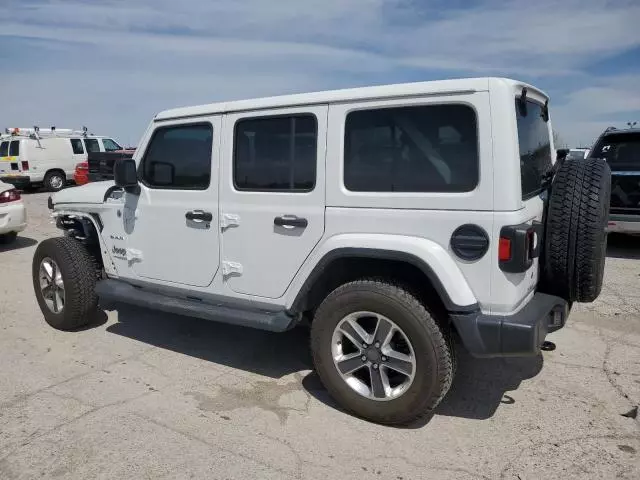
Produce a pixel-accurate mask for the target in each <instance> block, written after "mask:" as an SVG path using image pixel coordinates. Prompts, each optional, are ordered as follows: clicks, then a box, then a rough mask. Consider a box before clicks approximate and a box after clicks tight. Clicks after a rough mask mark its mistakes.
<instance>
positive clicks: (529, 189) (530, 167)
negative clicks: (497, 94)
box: [515, 99, 551, 199]
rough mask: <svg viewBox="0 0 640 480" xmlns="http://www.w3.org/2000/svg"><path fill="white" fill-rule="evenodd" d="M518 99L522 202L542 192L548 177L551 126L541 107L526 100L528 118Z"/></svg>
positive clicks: (517, 114)
mask: <svg viewBox="0 0 640 480" xmlns="http://www.w3.org/2000/svg"><path fill="white" fill-rule="evenodd" d="M519 103H520V100H519V99H516V101H515V106H516V117H517V121H518V144H519V145H520V183H521V186H522V198H523V199H527V198H531V197H533V196H535V195H537V194H538V193H540V192H541V191H542V183H543V179H544V175H545V173H547V171H548V170H549V169H550V168H551V141H550V136H549V126H548V124H547V122H545V121H544V118H543V116H542V105H540V104H539V103H536V102H533V101H531V100H527V111H526V115H523V113H524V112H521V109H520V105H519Z"/></svg>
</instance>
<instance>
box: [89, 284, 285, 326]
mask: <svg viewBox="0 0 640 480" xmlns="http://www.w3.org/2000/svg"><path fill="white" fill-rule="evenodd" d="M96 294H97V295H98V296H99V297H100V300H107V301H111V302H116V303H118V302H121V303H127V304H130V305H137V306H139V307H144V308H150V309H152V310H160V311H163V312H167V313H174V314H176V315H184V316H187V317H196V318H202V319H204V320H213V321H215V322H222V323H229V324H232V325H240V326H243V327H252V328H257V329H260V330H268V331H271V332H284V331H285V330H289V329H290V328H292V327H293V326H294V325H295V324H296V322H295V319H294V318H292V317H290V316H289V315H287V314H286V313H285V311H284V310H282V311H279V312H268V311H261V310H249V309H241V308H238V307H229V306H224V305H214V304H211V303H205V302H204V301H202V300H199V299H191V298H179V297H171V296H167V295H165V294H162V293H156V292H154V291H151V290H148V289H146V288H143V287H135V286H133V285H131V284H129V283H126V282H123V281H120V280H113V279H106V280H100V281H99V282H98V283H97V284H96Z"/></svg>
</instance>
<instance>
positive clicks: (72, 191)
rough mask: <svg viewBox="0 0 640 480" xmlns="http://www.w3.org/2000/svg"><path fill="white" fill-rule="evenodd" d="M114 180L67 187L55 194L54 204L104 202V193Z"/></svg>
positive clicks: (53, 197) (113, 184) (112, 184)
mask: <svg viewBox="0 0 640 480" xmlns="http://www.w3.org/2000/svg"><path fill="white" fill-rule="evenodd" d="M113 186H115V183H114V182H112V181H108V182H93V183H87V184H86V185H82V186H80V187H73V188H67V189H65V190H61V191H59V192H58V193H55V194H53V196H52V197H51V200H52V201H53V204H54V205H58V204H62V203H104V195H105V193H106V192H107V190H109V189H110V188H111V187H113Z"/></svg>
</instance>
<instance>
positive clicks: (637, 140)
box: [590, 132, 640, 171]
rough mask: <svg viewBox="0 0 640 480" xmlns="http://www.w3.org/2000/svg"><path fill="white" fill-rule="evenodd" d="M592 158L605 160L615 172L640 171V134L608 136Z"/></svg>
mask: <svg viewBox="0 0 640 480" xmlns="http://www.w3.org/2000/svg"><path fill="white" fill-rule="evenodd" d="M590 156H591V157H594V158H604V159H605V160H606V161H607V163H608V164H609V166H610V167H611V170H613V171H640V132H638V133H636V132H633V133H618V134H615V133H613V134H607V135H605V136H604V137H603V138H601V139H600V141H598V143H597V144H596V146H595V147H594V149H593V151H592V152H591V155H590Z"/></svg>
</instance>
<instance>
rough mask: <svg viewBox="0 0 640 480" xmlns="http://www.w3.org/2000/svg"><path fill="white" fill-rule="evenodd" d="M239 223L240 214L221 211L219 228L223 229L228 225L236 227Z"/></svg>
mask: <svg viewBox="0 0 640 480" xmlns="http://www.w3.org/2000/svg"><path fill="white" fill-rule="evenodd" d="M238 225H240V215H236V214H235V213H223V214H222V216H221V217H220V229H221V230H224V229H225V228H229V227H237V226H238Z"/></svg>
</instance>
